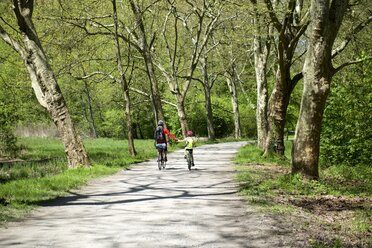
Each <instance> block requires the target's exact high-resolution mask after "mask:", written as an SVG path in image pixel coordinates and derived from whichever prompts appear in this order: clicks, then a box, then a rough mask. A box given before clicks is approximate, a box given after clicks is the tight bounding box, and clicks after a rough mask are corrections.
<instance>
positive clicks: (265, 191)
mask: <svg viewBox="0 0 372 248" xmlns="http://www.w3.org/2000/svg"><path fill="white" fill-rule="evenodd" d="M286 147H287V150H289V151H290V149H288V147H290V144H288V146H286ZM235 161H236V163H237V166H236V167H237V170H238V175H237V180H238V182H239V183H240V192H241V194H242V195H244V196H245V198H246V199H247V200H248V201H249V203H250V204H252V205H255V206H256V207H258V208H259V209H261V210H262V211H265V212H270V213H271V214H273V215H275V216H276V217H277V218H282V220H283V221H282V223H285V225H287V228H289V229H292V230H295V231H294V233H293V236H294V237H296V238H298V239H303V240H304V239H305V240H308V246H309V247H319V248H320V247H372V198H371V196H372V170H371V167H370V166H365V167H345V166H341V165H337V166H332V167H328V168H321V169H320V171H321V179H320V180H319V181H314V180H308V179H305V178H302V177H301V176H300V175H291V174H290V160H289V156H288V154H287V157H286V158H285V159H281V158H278V157H276V156H272V157H268V158H263V157H262V152H261V151H260V150H259V149H258V148H256V147H255V146H254V145H248V146H245V147H243V148H242V149H241V150H240V151H239V153H238V154H237V156H236V159H235Z"/></svg>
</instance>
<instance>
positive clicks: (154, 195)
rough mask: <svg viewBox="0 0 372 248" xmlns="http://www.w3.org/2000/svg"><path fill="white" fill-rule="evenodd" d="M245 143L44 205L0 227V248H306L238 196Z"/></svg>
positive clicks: (137, 168)
mask: <svg viewBox="0 0 372 248" xmlns="http://www.w3.org/2000/svg"><path fill="white" fill-rule="evenodd" d="M245 143H246V142H232V143H228V144H227V143H221V144H214V145H205V146H201V147H198V148H196V149H195V151H194V156H195V164H196V166H195V167H193V169H192V170H191V171H188V170H187V166H186V162H185V160H184V159H183V151H177V152H174V153H172V154H169V155H168V160H169V162H168V165H167V167H166V169H165V170H162V171H159V170H158V169H157V165H156V161H155V160H150V161H147V162H144V163H140V164H136V165H133V166H132V167H131V168H130V169H129V170H123V171H121V172H119V173H117V174H115V175H113V176H109V177H105V178H104V179H97V180H94V181H92V182H91V183H90V184H88V185H87V186H85V187H83V188H82V189H80V190H76V191H74V192H71V194H70V195H69V196H67V197H61V198H58V199H57V200H53V201H49V202H46V203H43V204H42V206H41V207H39V208H37V209H36V210H35V211H33V212H32V214H30V215H29V217H27V218H26V219H23V220H20V221H18V222H12V223H8V224H7V225H6V227H3V228H1V229H0V247H257V248H263V247H304V246H306V243H307V241H306V240H303V237H302V236H296V235H295V231H296V230H294V229H293V226H291V225H292V224H293V223H290V224H291V225H288V223H289V222H283V220H280V216H273V215H271V214H266V213H262V212H259V211H257V210H256V209H255V208H253V207H250V206H249V205H247V204H246V202H245V201H244V199H243V198H242V197H241V195H240V194H239V193H238V191H239V187H238V185H237V183H236V181H235V178H234V177H235V175H236V169H235V166H234V165H233V164H232V162H231V161H232V159H233V157H234V155H235V154H236V152H237V150H238V149H239V147H241V146H242V145H244V144H245Z"/></svg>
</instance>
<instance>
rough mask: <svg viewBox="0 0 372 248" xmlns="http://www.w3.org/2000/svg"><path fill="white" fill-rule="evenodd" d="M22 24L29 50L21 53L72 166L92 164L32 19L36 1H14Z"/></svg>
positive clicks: (26, 46) (26, 47) (38, 96)
mask: <svg viewBox="0 0 372 248" xmlns="http://www.w3.org/2000/svg"><path fill="white" fill-rule="evenodd" d="M13 4H14V12H15V15H16V18H17V21H18V26H19V28H20V31H21V33H22V35H23V42H24V45H25V50H24V52H25V53H21V56H22V58H23V59H24V60H25V64H26V67H27V69H28V71H29V73H30V77H31V80H32V85H33V88H34V91H35V94H36V96H37V99H38V100H39V102H40V104H41V105H42V106H44V107H46V109H47V110H48V112H49V113H50V115H51V116H52V119H53V122H54V123H55V125H56V126H57V130H58V132H59V135H60V138H61V140H62V142H63V145H64V150H65V153H66V155H67V159H68V166H69V167H76V166H79V165H83V166H90V162H89V159H88V156H87V153H86V151H85V147H84V145H83V142H82V140H81V138H80V136H79V135H78V133H77V132H76V130H75V127H74V125H73V122H72V120H71V116H70V114H69V112H68V109H67V106H66V102H65V100H64V98H63V95H62V92H61V90H60V88H59V86H58V84H57V80H56V78H55V75H54V73H53V71H52V69H51V67H50V65H49V63H48V60H47V58H46V56H45V53H44V50H43V48H42V46H41V43H40V40H39V38H38V36H37V33H36V29H35V27H34V24H33V22H32V12H33V1H32V0H30V1H16V0H14V1H13Z"/></svg>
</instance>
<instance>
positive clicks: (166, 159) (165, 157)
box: [163, 144, 168, 162]
mask: <svg viewBox="0 0 372 248" xmlns="http://www.w3.org/2000/svg"><path fill="white" fill-rule="evenodd" d="M167 150H168V145H167V144H166V145H165V148H164V150H163V151H164V161H165V162H167V161H168V158H167Z"/></svg>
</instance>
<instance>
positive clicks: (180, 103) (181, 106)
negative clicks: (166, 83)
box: [176, 92, 188, 137]
mask: <svg viewBox="0 0 372 248" xmlns="http://www.w3.org/2000/svg"><path fill="white" fill-rule="evenodd" d="M176 100H177V114H178V120H179V122H180V125H181V131H182V135H183V137H186V132H187V131H188V125H187V119H186V111H185V98H184V97H183V96H182V95H181V93H179V92H178V93H177V94H176Z"/></svg>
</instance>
